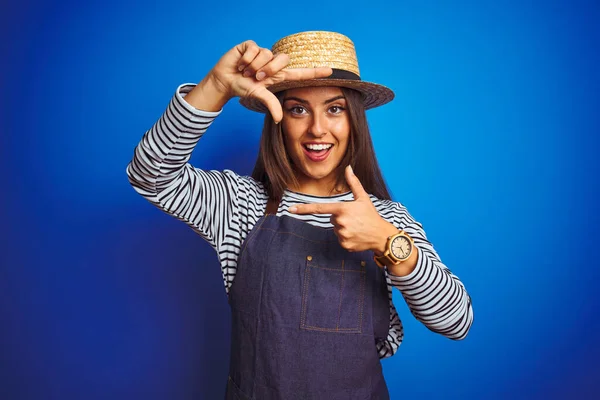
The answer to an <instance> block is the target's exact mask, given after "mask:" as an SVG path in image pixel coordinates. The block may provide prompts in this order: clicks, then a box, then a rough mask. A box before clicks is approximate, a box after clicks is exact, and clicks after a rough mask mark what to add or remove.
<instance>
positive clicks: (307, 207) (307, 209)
mask: <svg viewBox="0 0 600 400" xmlns="http://www.w3.org/2000/svg"><path fill="white" fill-rule="evenodd" d="M343 207H344V203H341V202H337V203H313V204H296V205H293V206H291V207H290V208H289V209H288V211H289V212H291V213H294V214H332V215H336V214H339V213H340V212H341V211H342V209H343Z"/></svg>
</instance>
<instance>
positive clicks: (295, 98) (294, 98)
mask: <svg viewBox="0 0 600 400" xmlns="http://www.w3.org/2000/svg"><path fill="white" fill-rule="evenodd" d="M340 99H344V100H346V98H345V97H344V96H343V95H339V96H335V97H332V98H331V99H328V100H325V101H324V102H323V104H328V103H332V102H334V101H336V100H340ZM288 100H296V101H297V102H299V103H302V104H308V100H304V99H301V98H299V97H286V98H284V99H283V102H284V103H285V102H286V101H288Z"/></svg>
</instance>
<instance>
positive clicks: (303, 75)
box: [282, 67, 333, 81]
mask: <svg viewBox="0 0 600 400" xmlns="http://www.w3.org/2000/svg"><path fill="white" fill-rule="evenodd" d="M282 72H283V73H284V78H283V79H284V80H286V81H300V80H302V81H303V80H307V79H317V78H327V77H328V76H331V74H333V70H332V69H331V68H329V67H317V68H290V69H284V70H282Z"/></svg>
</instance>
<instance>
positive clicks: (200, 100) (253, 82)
mask: <svg viewBox="0 0 600 400" xmlns="http://www.w3.org/2000/svg"><path fill="white" fill-rule="evenodd" d="M289 62H290V59H289V57H288V55H287V54H284V53H279V54H277V55H275V56H274V55H273V53H272V52H271V51H270V50H269V49H266V48H261V47H258V46H257V44H256V43H254V42H253V41H252V40H248V41H245V42H243V43H240V44H238V45H237V46H235V47H234V48H232V49H231V50H229V51H228V52H227V53H225V55H224V56H223V57H221V59H220V60H219V62H218V63H217V64H216V65H215V66H214V67H213V69H212V70H211V71H210V72H209V73H208V75H207V76H206V77H205V78H204V79H203V80H202V82H200V83H199V84H198V86H196V88H194V89H193V90H192V91H191V92H190V93H188V95H187V96H186V100H187V101H189V102H190V103H191V104H192V105H194V106H196V107H197V108H201V109H205V110H207V111H217V110H220V109H221V108H222V107H223V106H224V105H225V103H227V101H229V99H231V98H232V97H236V96H238V97H252V98H256V99H258V100H259V101H260V102H261V103H263V104H264V105H265V106H266V107H267V108H268V110H269V112H270V113H271V115H272V117H273V120H274V121H275V122H279V121H281V119H282V118H283V110H282V109H281V104H280V103H279V100H277V97H275V95H274V94H273V93H271V92H270V91H269V90H268V89H267V88H268V87H269V86H271V85H273V84H275V83H279V82H283V81H289V80H306V79H315V78H325V77H328V76H330V75H331V73H332V70H331V68H328V67H319V68H294V69H288V70H285V69H284V68H285V67H286V66H287V65H288V63H289ZM190 96H191V97H190ZM196 100H197V101H196ZM202 104H204V105H205V106H204V107H198V105H202ZM207 105H208V108H212V110H208V109H207V107H206V106H207Z"/></svg>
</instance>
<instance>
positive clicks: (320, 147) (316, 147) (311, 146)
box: [305, 144, 333, 150]
mask: <svg viewBox="0 0 600 400" xmlns="http://www.w3.org/2000/svg"><path fill="white" fill-rule="evenodd" d="M305 146H306V148H307V149H309V150H327V149H328V148H330V147H331V146H333V145H332V144H307V145H305Z"/></svg>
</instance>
